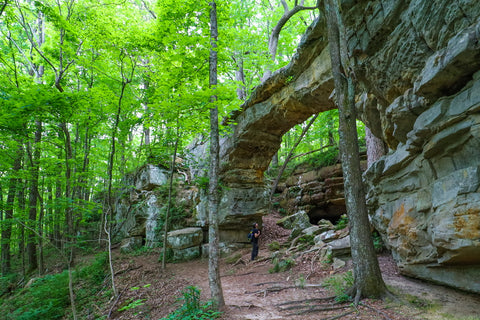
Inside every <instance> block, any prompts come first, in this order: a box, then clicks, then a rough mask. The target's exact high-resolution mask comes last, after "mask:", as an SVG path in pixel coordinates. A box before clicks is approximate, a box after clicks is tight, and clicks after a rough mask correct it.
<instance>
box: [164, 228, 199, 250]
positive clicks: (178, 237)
mask: <svg viewBox="0 0 480 320" xmlns="http://www.w3.org/2000/svg"><path fill="white" fill-rule="evenodd" d="M202 241H203V231H202V228H195V227H192V228H185V229H180V230H175V231H170V232H169V233H168V234H167V247H169V248H172V249H174V250H181V249H186V248H191V247H199V246H200V245H201V244H202Z"/></svg>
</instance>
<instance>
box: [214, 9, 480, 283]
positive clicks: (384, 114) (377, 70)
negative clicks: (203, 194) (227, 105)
mask: <svg viewBox="0 0 480 320" xmlns="http://www.w3.org/2000/svg"><path fill="white" fill-rule="evenodd" d="M344 12H345V17H346V19H345V24H346V39H347V46H348V50H349V53H350V55H351V56H352V58H353V59H354V60H355V63H356V65H355V74H356V77H357V80H358V82H359V92H361V93H362V99H358V101H359V103H357V107H358V110H359V117H360V118H361V120H362V121H364V122H365V123H366V124H367V126H368V127H369V128H370V129H371V131H372V132H373V133H374V134H375V135H376V136H377V137H378V138H381V139H382V140H383V141H384V142H385V143H386V144H387V145H388V146H389V148H390V152H389V153H388V154H387V155H386V156H385V157H383V158H381V159H380V160H379V161H377V162H375V163H374V164H373V165H372V166H370V168H369V169H368V171H367V173H366V182H367V185H368V195H367V204H368V207H369V213H370V215H371V216H372V218H373V221H374V223H375V227H376V228H377V230H379V231H380V232H381V233H382V237H383V239H384V242H385V243H386V244H387V246H388V247H389V248H390V249H391V250H392V254H393V256H394V258H395V260H396V261H397V264H398V265H399V267H400V268H401V270H402V272H404V273H406V274H410V275H413V276H416V277H420V278H425V279H430V280H434V281H437V282H440V283H445V284H448V285H451V286H454V287H458V288H462V289H465V290H469V291H474V292H480V283H479V282H478V279H479V278H480V193H479V188H480V169H479V168H480V72H479V70H480V2H478V1H477V0H462V1H453V2H452V1H450V0H440V1H424V0H410V1H405V0H376V1H345V7H344ZM328 54H329V53H328V48H327V43H326V33H325V26H324V25H323V23H322V22H321V20H317V21H316V22H315V23H314V24H313V25H312V26H311V27H310V29H309V30H308V32H307V33H306V35H305V36H304V37H303V40H302V41H301V44H300V46H299V48H298V50H297V53H296V55H295V57H294V58H293V60H292V61H291V63H290V64H289V65H288V66H287V67H285V68H283V69H281V70H279V71H277V72H276V73H274V74H273V75H272V77H271V78H270V79H268V80H266V81H265V82H264V83H262V85H260V86H259V87H258V88H257V89H256V90H255V92H254V94H253V95H252V97H251V98H250V99H249V100H248V101H247V102H246V103H245V104H244V105H243V108H242V111H241V112H238V113H237V114H235V115H233V116H232V117H231V118H230V119H229V121H231V123H232V130H233V132H232V134H231V135H229V136H228V137H225V138H224V139H223V140H222V141H221V179H222V182H223V183H224V184H225V185H226V186H227V188H226V189H225V190H224V192H223V195H222V199H221V203H220V208H219V212H220V218H219V222H220V236H221V239H222V241H233V242H235V241H243V239H244V236H245V230H246V228H248V225H249V224H250V223H251V222H252V221H253V220H257V221H258V220H259V219H260V216H261V215H262V214H265V213H266V212H265V210H266V202H265V199H266V193H265V191H266V190H265V185H264V180H263V174H264V171H265V170H266V169H267V167H268V165H269V163H270V160H271V159H272V156H273V155H274V154H275V152H276V151H277V149H278V148H279V146H280V141H281V138H282V135H283V134H284V133H285V132H287V131H288V130H289V129H290V128H291V127H293V126H294V125H296V124H298V123H302V122H303V121H305V120H306V119H307V118H308V117H309V116H311V115H312V114H315V113H319V112H322V111H326V110H329V109H332V108H334V105H333V103H332V100H331V99H330V96H331V94H332V90H333V81H332V79H331V74H330V59H329V55H328ZM242 228H245V229H242Z"/></svg>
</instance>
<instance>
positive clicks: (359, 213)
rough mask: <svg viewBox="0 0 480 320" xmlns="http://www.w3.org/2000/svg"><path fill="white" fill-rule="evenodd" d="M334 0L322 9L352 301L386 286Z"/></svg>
mask: <svg viewBox="0 0 480 320" xmlns="http://www.w3.org/2000/svg"><path fill="white" fill-rule="evenodd" d="M338 6H339V5H338V4H337V0H325V12H326V19H327V28H328V40H329V46H330V58H331V61H332V73H333V79H334V84H335V98H336V103H337V106H338V111H339V135H340V153H341V157H342V166H343V176H344V188H345V202H346V207H347V213H348V217H349V222H350V245H351V251H352V261H353V273H354V277H355V282H354V288H353V290H354V291H353V293H354V294H355V303H358V301H359V300H360V298H362V297H381V296H383V295H385V294H386V286H385V283H384V282H383V279H382V274H381V273H380V268H379V266H378V260H377V256H376V254H375V249H374V247H373V240H372V236H371V232H370V223H369V220H368V213H367V208H366V203H365V190H364V186H363V182H362V171H361V169H360V156H359V151H358V137H357V127H356V114H355V89H354V85H353V78H352V74H350V72H351V70H350V69H349V68H348V63H349V61H348V59H347V58H346V54H347V51H346V50H347V49H346V45H345V42H342V41H345V40H344V38H343V35H341V33H340V32H341V30H342V31H343V25H342V22H341V17H340V13H339V12H340V10H339V7H338Z"/></svg>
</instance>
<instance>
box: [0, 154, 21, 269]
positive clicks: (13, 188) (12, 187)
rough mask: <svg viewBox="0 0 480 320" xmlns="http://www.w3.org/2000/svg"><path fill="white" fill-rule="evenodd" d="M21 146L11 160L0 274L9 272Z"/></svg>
mask: <svg viewBox="0 0 480 320" xmlns="http://www.w3.org/2000/svg"><path fill="white" fill-rule="evenodd" d="M22 156H23V148H22V146H21V145H19V148H18V150H17V154H16V157H15V160H14V162H13V168H12V169H13V170H12V171H13V172H12V177H11V178H10V179H9V183H8V194H7V202H6V204H5V220H4V227H3V229H2V256H1V259H2V270H1V271H2V276H5V275H7V274H8V273H10V272H11V255H10V240H11V236H12V224H13V206H14V202H15V195H16V192H17V185H18V183H19V179H18V178H17V177H16V175H17V172H18V171H19V170H20V168H21V167H22Z"/></svg>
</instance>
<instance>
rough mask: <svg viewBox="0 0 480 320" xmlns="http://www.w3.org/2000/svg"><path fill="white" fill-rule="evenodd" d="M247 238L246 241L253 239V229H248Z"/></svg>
mask: <svg viewBox="0 0 480 320" xmlns="http://www.w3.org/2000/svg"><path fill="white" fill-rule="evenodd" d="M247 240H248V242H252V241H253V230H250V233H249V234H248V235H247Z"/></svg>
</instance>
